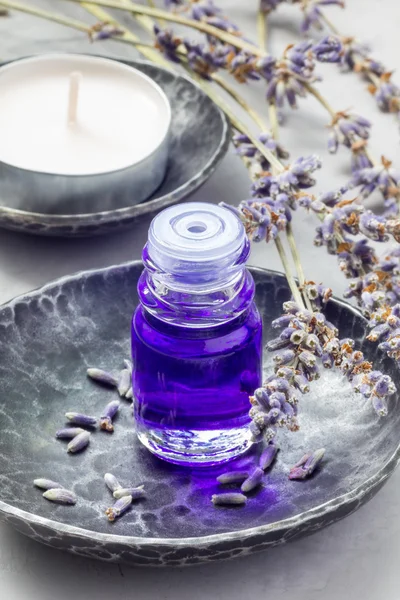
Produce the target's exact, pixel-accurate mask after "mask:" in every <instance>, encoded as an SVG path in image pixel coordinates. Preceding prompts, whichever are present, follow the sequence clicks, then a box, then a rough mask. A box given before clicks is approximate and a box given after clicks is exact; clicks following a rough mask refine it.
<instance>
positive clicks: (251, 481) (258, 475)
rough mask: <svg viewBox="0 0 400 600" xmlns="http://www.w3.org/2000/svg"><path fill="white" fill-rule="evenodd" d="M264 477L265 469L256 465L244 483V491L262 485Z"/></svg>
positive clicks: (242, 488)
mask: <svg viewBox="0 0 400 600" xmlns="http://www.w3.org/2000/svg"><path fill="white" fill-rule="evenodd" d="M263 477H264V471H263V470H262V469H260V467H256V468H255V469H254V470H253V471H252V472H251V473H250V475H249V476H248V478H247V479H246V480H245V481H244V482H243V483H242V485H241V488H240V489H241V490H242V492H246V493H247V492H251V491H252V490H254V489H255V488H256V487H258V486H259V485H260V483H261V482H262V480H263Z"/></svg>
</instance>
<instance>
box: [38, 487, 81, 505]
mask: <svg viewBox="0 0 400 600" xmlns="http://www.w3.org/2000/svg"><path fill="white" fill-rule="evenodd" d="M43 498H46V500H50V502H55V503H56V504H76V495H75V494H74V492H71V491H69V490H66V489H64V488H52V489H50V490H47V491H46V492H44V494H43Z"/></svg>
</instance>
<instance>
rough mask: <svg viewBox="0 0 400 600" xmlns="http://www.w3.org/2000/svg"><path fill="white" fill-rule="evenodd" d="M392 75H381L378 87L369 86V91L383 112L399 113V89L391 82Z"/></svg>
mask: <svg viewBox="0 0 400 600" xmlns="http://www.w3.org/2000/svg"><path fill="white" fill-rule="evenodd" d="M391 77H392V73H383V74H382V75H381V77H380V82H379V85H375V84H371V85H370V86H369V88H368V89H369V91H370V92H371V94H373V95H374V96H375V99H376V101H377V103H378V106H379V108H380V109H381V110H383V111H384V112H391V113H399V112H400V87H398V86H397V85H396V84H395V83H393V81H391Z"/></svg>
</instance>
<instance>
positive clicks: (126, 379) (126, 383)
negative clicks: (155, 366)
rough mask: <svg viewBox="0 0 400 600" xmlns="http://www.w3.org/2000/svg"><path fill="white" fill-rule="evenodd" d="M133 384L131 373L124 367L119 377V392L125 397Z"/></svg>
mask: <svg viewBox="0 0 400 600" xmlns="http://www.w3.org/2000/svg"><path fill="white" fill-rule="evenodd" d="M131 386H132V381H131V374H130V372H129V370H128V369H123V371H121V373H120V374H119V379H118V393H119V395H120V396H121V398H123V397H124V396H125V394H127V393H128V392H129V389H130V387H131Z"/></svg>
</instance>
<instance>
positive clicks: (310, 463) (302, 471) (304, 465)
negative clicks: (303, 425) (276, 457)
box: [289, 448, 325, 479]
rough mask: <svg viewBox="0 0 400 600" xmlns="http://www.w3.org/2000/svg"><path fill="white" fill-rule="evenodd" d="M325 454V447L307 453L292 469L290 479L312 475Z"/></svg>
mask: <svg viewBox="0 0 400 600" xmlns="http://www.w3.org/2000/svg"><path fill="white" fill-rule="evenodd" d="M324 455H325V448H320V449H319V450H316V451H315V452H313V453H312V454H305V455H304V456H303V457H302V458H301V459H300V460H299V462H298V463H296V464H295V465H294V467H293V468H292V469H290V473H289V479H305V478H306V477H309V476H310V475H312V473H313V472H314V471H315V469H316V468H317V466H318V465H319V464H320V462H321V460H322V459H323V457H324Z"/></svg>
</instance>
